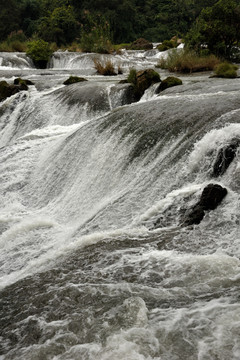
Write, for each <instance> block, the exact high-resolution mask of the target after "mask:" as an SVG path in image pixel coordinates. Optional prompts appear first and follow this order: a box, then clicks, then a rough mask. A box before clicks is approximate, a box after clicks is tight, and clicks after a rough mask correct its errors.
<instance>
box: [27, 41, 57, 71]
mask: <svg viewBox="0 0 240 360" xmlns="http://www.w3.org/2000/svg"><path fill="white" fill-rule="evenodd" d="M52 53H53V51H52V50H51V48H50V45H49V43H48V42H46V41H43V40H41V39H40V40H35V41H32V42H30V43H28V50H27V55H28V56H29V57H30V58H31V59H32V60H33V62H34V64H35V66H36V67H39V68H41V69H44V68H46V67H47V63H48V61H49V59H50V57H51V55H52Z"/></svg>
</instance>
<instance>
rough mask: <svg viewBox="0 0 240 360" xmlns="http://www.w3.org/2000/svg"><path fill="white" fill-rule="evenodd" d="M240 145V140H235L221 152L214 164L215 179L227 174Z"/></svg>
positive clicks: (213, 173)
mask: <svg viewBox="0 0 240 360" xmlns="http://www.w3.org/2000/svg"><path fill="white" fill-rule="evenodd" d="M239 145H240V139H233V140H232V142H231V144H229V145H226V146H224V147H223V148H221V149H220V150H219V152H218V154H217V158H216V160H215V163H214V164H213V171H212V176H213V177H218V176H221V175H223V174H224V173H225V171H226V170H227V169H228V167H229V165H230V164H231V162H232V161H233V159H234V158H235V156H236V152H237V149H238V147H239Z"/></svg>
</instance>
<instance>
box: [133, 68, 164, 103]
mask: <svg viewBox="0 0 240 360" xmlns="http://www.w3.org/2000/svg"><path fill="white" fill-rule="evenodd" d="M127 81H128V82H129V83H130V84H131V85H132V86H133V92H134V100H135V101H138V100H140V98H141V97H142V96H143V94H144V91H145V90H146V89H148V88H149V87H150V86H151V85H153V84H155V83H158V82H160V81H161V79H160V76H159V74H158V73H157V72H156V71H155V70H153V69H146V70H140V71H136V70H135V69H132V70H131V71H130V73H129V75H128V79H127Z"/></svg>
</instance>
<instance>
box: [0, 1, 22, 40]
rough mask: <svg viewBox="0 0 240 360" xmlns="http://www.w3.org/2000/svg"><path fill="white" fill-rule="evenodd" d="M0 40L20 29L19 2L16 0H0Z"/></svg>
mask: <svg viewBox="0 0 240 360" xmlns="http://www.w3.org/2000/svg"><path fill="white" fill-rule="evenodd" d="M0 9H1V10H0V40H4V39H6V37H7V36H8V35H9V34H10V33H11V32H12V31H14V30H19V29H20V14H21V9H20V3H19V2H18V1H16V0H0Z"/></svg>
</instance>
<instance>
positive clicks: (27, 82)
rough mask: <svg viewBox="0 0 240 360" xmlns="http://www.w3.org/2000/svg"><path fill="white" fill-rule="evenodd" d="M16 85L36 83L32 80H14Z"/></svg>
mask: <svg viewBox="0 0 240 360" xmlns="http://www.w3.org/2000/svg"><path fill="white" fill-rule="evenodd" d="M13 83H14V85H34V83H33V82H32V81H31V80H27V79H22V78H16V79H14V82H13Z"/></svg>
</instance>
